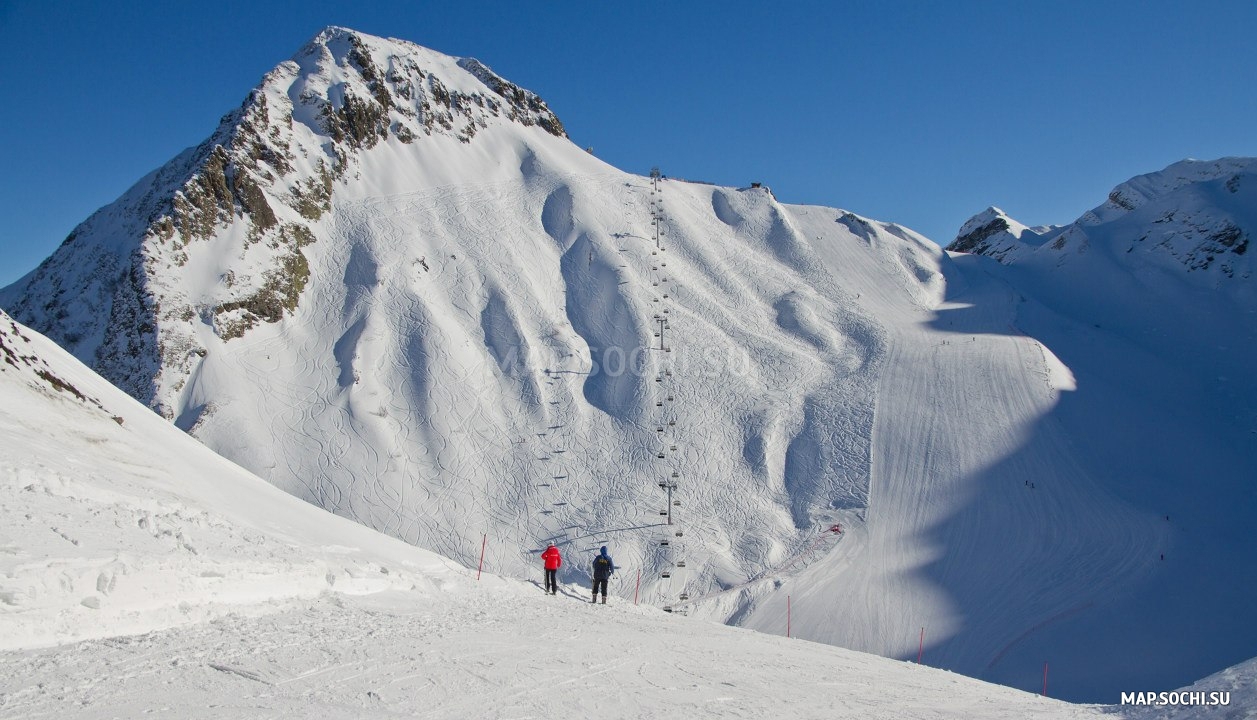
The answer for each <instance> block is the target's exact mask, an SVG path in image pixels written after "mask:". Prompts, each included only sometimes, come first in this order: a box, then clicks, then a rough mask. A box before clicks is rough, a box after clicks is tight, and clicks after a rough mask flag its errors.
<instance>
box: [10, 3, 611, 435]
mask: <svg viewBox="0 0 1257 720" xmlns="http://www.w3.org/2000/svg"><path fill="white" fill-rule="evenodd" d="M489 136H492V137H489ZM566 138H567V136H566V134H565V132H564V129H563V125H562V123H561V122H560V121H559V119H558V118H557V117H556V116H555V115H554V113H552V112H551V111H550V110H549V108H548V107H547V106H546V104H545V102H544V101H543V100H542V99H541V98H540V97H538V96H537V95H536V94H535V93H532V92H530V91H528V90H524V89H523V88H520V87H519V86H517V85H515V84H513V83H510V82H509V81H507V80H505V79H503V78H502V77H500V76H499V75H497V74H495V73H494V72H493V71H492V70H490V69H489V68H488V67H486V66H485V65H484V64H482V63H480V62H479V61H477V60H474V59H459V58H454V57H450V56H447V55H443V54H441V53H438V52H435V51H432V50H428V49H426V48H423V47H420V46H418V45H415V44H414V43H410V42H406V41H402V40H392V39H383V38H378V37H374V36H371V35H366V34H363V33H359V32H355V31H352V30H348V29H345V28H341V27H329V28H327V29H325V30H323V31H322V32H320V33H319V34H318V35H317V36H316V37H315V38H314V39H313V40H311V41H310V42H309V43H307V44H306V45H305V46H304V47H303V48H302V49H301V50H300V51H298V52H297V53H296V55H294V56H293V58H292V59H291V60H289V61H285V62H283V63H281V64H280V65H279V66H277V67H276V68H274V69H273V70H271V71H270V72H268V73H267V74H266V75H265V77H264V78H263V80H262V82H261V84H260V85H259V86H258V87H257V88H255V89H254V90H253V91H251V92H250V93H249V94H248V96H247V97H246V99H245V101H244V103H243V104H242V105H241V106H240V107H239V108H237V109H235V110H233V111H232V112H230V113H228V114H227V115H225V116H224V117H223V118H222V120H221V121H220V123H219V126H218V128H217V129H216V130H215V132H214V133H213V134H212V135H211V137H210V138H208V139H207V140H206V141H205V142H203V143H201V144H200V145H198V146H196V147H194V148H190V149H188V150H186V151H184V152H183V153H181V154H180V155H179V156H177V157H176V158H174V159H173V160H171V161H170V162H169V163H167V164H166V165H165V166H164V167H162V168H160V169H159V170H157V171H155V172H154V173H152V174H150V175H149V176H147V177H145V178H143V179H142V180H140V182H138V183H137V184H136V185H135V186H134V187H133V188H131V190H129V191H128V192H127V193H126V194H125V195H123V197H121V198H119V200H118V201H116V202H115V203H113V204H112V205H110V206H108V207H105V208H103V209H101V210H100V211H98V212H97V213H95V214H94V215H93V216H92V217H90V218H89V219H88V220H87V221H85V222H84V223H82V224H81V225H80V226H79V227H77V228H75V230H74V231H73V232H72V233H71V234H70V236H69V237H68V238H67V239H66V241H65V243H64V244H63V245H62V247H61V248H59V249H58V251H57V252H56V253H55V254H54V255H53V256H52V257H50V258H49V259H48V260H46V261H45V262H44V263H43V264H41V266H40V267H39V268H37V269H36V270H35V271H34V272H32V273H31V274H30V275H28V276H27V277H25V278H23V279H22V280H20V281H19V282H18V283H17V284H15V285H14V286H12V287H11V288H8V289H6V290H5V292H3V293H0V301H3V302H4V304H5V306H6V307H7V308H9V309H10V310H11V311H13V312H14V314H15V316H17V317H19V318H22V319H24V320H25V321H26V322H28V323H31V324H33V325H34V326H35V327H37V328H39V329H40V330H42V331H43V332H45V333H47V334H48V335H49V336H50V337H52V338H53V339H54V340H55V341H56V342H58V343H60V344H62V345H63V346H65V347H67V348H68V349H70V350H71V351H72V352H74V353H76V354H77V355H78V356H79V357H82V358H84V359H89V360H92V359H94V362H95V364H96V366H97V367H98V368H99V369H100V370H101V372H102V373H103V374H105V375H106V376H107V377H108V378H109V379H110V380H111V381H113V382H115V383H116V384H118V385H119V386H120V387H122V388H124V389H125V390H126V391H127V392H129V393H131V394H132V395H133V396H135V397H137V398H140V399H141V400H143V401H145V402H148V403H150V404H151V405H153V406H154V407H155V408H157V409H158V410H159V411H161V412H162V413H163V414H165V415H167V416H168V417H173V413H174V409H173V406H172V404H171V396H172V395H174V394H177V393H178V392H180V391H181V389H182V388H183V386H184V384H185V383H186V381H187V379H188V377H189V375H190V373H191V372H192V370H193V368H194V367H195V366H196V365H197V363H198V362H199V360H200V358H202V357H204V356H205V354H206V352H207V342H213V341H215V340H216V339H223V340H229V339H233V338H238V337H242V336H243V335H245V334H246V333H248V332H249V330H251V329H252V328H254V327H257V326H258V325H260V324H268V323H275V322H278V321H279V320H280V319H282V318H284V317H286V316H289V315H291V314H292V312H294V311H295V309H296V308H297V306H298V304H299V303H300V299H301V296H302V294H303V292H304V291H305V287H306V284H307V283H308V282H309V279H310V268H309V263H308V257H307V253H308V252H309V251H308V250H307V248H308V246H309V245H311V244H312V243H314V242H316V240H318V239H319V238H320V237H322V236H325V235H326V232H327V227H326V221H327V214H328V213H329V211H330V210H331V209H332V206H333V195H334V194H339V195H340V196H342V197H347V198H354V197H363V196H372V195H380V194H385V195H387V194H393V193H397V192H405V191H413V190H415V189H417V188H420V187H433V186H443V185H448V184H452V183H458V182H460V181H462V180H463V179H464V178H465V177H468V176H479V177H480V178H482V179H484V180H488V179H490V176H491V175H492V174H494V173H497V174H505V175H507V176H512V175H513V176H518V174H519V173H520V172H521V168H522V167H524V165H525V163H531V165H529V167H535V166H537V165H538V164H544V160H538V158H543V159H544V158H545V157H546V156H547V155H548V154H549V153H550V152H559V153H561V154H567V155H573V156H576V158H577V159H576V163H577V164H581V163H590V164H593V165H594V166H597V167H602V166H601V164H600V163H598V162H597V161H596V160H594V159H593V158H591V157H588V156H586V154H585V153H583V152H574V150H575V148H574V146H570V143H569V142H568V141H567V139H566ZM539 145H545V146H547V147H548V148H550V151H546V150H538V149H537V147H538V146H539ZM569 146H570V147H569ZM581 156H585V157H581ZM41 316H42V318H43V319H41ZM137 329H138V332H137ZM207 331H208V335H209V336H212V338H211V337H207V336H206V335H207Z"/></svg>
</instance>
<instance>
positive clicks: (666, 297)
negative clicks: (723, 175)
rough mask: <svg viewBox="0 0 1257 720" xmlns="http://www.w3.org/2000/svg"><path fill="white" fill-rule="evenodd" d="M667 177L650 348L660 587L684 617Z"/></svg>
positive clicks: (656, 185) (656, 205)
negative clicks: (659, 496) (658, 494)
mask: <svg viewBox="0 0 1257 720" xmlns="http://www.w3.org/2000/svg"><path fill="white" fill-rule="evenodd" d="M662 179H663V175H662V173H660V172H659V169H658V168H654V169H652V170H651V171H650V224H651V228H652V231H653V234H654V237H653V238H652V240H653V247H652V248H651V250H650V284H651V286H650V291H651V306H652V308H653V309H654V311H653V318H652V320H653V321H654V338H653V340H654V342H652V343H651V351H652V354H654V355H656V357H657V358H658V362H656V363H655V364H654V365H655V370H656V373H655V377H654V382H653V383H652V385H653V386H654V398H655V417H656V418H657V420H656V423H655V436H656V437H655V445H656V451H655V459H656V460H657V461H658V462H657V464H658V466H659V468H660V471H659V478H660V479H659V489H660V490H661V491H662V493H663V498H662V499H663V503H664V504H663V508H662V509H661V510H659V515H660V517H661V518H663V519H664V520H665V521H664V522H662V523H660V524H659V525H658V526H659V527H660V528H661V532H660V533H659V535H658V537H657V539H656V542H657V548H658V558H659V561H660V562H659V565H661V566H662V569H661V570H660V579H661V580H662V581H663V582H662V584H661V588H662V589H663V594H664V605H663V609H664V610H665V611H666V612H679V611H680V610H679V608H678V607H677V606H676V605H675V602H676V601H680V602H685V601H686V600H689V594H688V593H687V592H686V589H685V572H684V568H685V556H684V552H683V550H684V547H683V542H684V538H685V531H684V529H683V528H682V526H681V522H680V517H679V515H680V513H679V510H680V508H681V498H680V497H679V494H680V493H679V490H680V483H681V467H680V459H681V455H680V453H679V450H678V444H677V430H678V428H677V413H676V401H677V398H676V395H677V393H676V388H677V377H676V374H675V373H674V372H673V368H674V367H675V364H674V362H673V358H674V357H675V354H674V353H673V350H674V348H673V346H672V339H673V338H675V337H676V336H675V334H674V333H673V332H672V296H673V295H674V294H675V288H674V285H673V283H672V280H671V278H670V276H669V272H668V261H667V255H665V253H666V252H667V249H668V248H667V245H666V243H665V242H664V237H665V232H664V223H665V219H666V217H667V216H666V215H665V213H664V207H663V184H662V182H661V181H662Z"/></svg>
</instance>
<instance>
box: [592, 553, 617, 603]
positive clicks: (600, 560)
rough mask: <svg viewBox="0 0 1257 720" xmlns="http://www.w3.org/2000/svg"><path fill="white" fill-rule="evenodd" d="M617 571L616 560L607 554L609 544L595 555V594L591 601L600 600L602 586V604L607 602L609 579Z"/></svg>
mask: <svg viewBox="0 0 1257 720" xmlns="http://www.w3.org/2000/svg"><path fill="white" fill-rule="evenodd" d="M613 573H615V562H614V561H613V560H612V559H611V556H610V555H608V554H607V546H606V545H603V546H602V551H601V552H599V553H598V554H597V555H595V556H594V595H593V598H592V599H590V602H598V588H599V587H601V588H602V604H603V605H606V604H607V580H608V579H610V577H611V575H612V574H613Z"/></svg>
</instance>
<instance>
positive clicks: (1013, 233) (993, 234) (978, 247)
mask: <svg viewBox="0 0 1257 720" xmlns="http://www.w3.org/2000/svg"><path fill="white" fill-rule="evenodd" d="M1038 239H1039V236H1038V233H1036V232H1034V231H1033V230H1031V229H1030V228H1028V227H1026V226H1025V225H1023V224H1021V223H1019V222H1017V221H1016V220H1014V219H1012V218H1011V217H1009V216H1008V214H1007V213H1005V212H1004V211H1003V210H1001V209H999V208H997V207H994V206H991V207H988V208H987V209H986V210H983V211H982V212H980V213H978V214H977V215H974V216H973V217H971V218H969V220H968V221H966V222H965V224H964V225H963V226H962V227H961V228H960V232H959V233H957V234H956V239H955V241H953V242H952V244H951V245H950V246H949V247H948V249H949V250H954V251H956V252H967V253H974V254H980V255H991V256H993V257H1003V256H1004V255H1005V254H1007V253H1008V252H1009V251H1011V250H1012V249H1014V248H1016V247H1017V246H1018V245H1019V244H1020V243H1023V242H1029V243H1030V244H1038V243H1037V242H1035V241H1036V240H1038Z"/></svg>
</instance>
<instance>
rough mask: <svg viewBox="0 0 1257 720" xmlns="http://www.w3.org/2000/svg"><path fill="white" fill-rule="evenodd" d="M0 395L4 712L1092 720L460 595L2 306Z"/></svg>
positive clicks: (975, 688) (598, 614) (920, 675)
mask: <svg viewBox="0 0 1257 720" xmlns="http://www.w3.org/2000/svg"><path fill="white" fill-rule="evenodd" d="M0 400H2V402H0V425H3V428H4V432H3V433H2V434H0V528H2V532H3V533H4V535H3V536H2V537H0V600H2V602H0V639H2V641H3V647H2V648H0V717H4V718H18V717H21V718H33V717H49V716H56V717H67V716H72V717H76V718H109V717H119V716H126V717H135V716H139V715H142V714H150V713H156V714H157V715H160V716H165V717H184V718H202V717H205V718H208V717H271V718H274V717H312V716H315V715H317V716H319V717H335V718H340V717H346V718H347V717H459V718H480V717H484V718H492V717H504V716H534V715H547V716H551V715H553V714H554V713H556V712H564V711H580V712H582V713H585V714H596V715H597V716H599V717H610V718H618V717H624V718H629V717H659V716H663V715H665V714H667V715H671V714H676V713H681V714H684V715H685V716H686V717H699V718H703V717H729V716H730V715H731V714H732V715H742V716H763V715H765V714H767V713H770V712H779V713H780V712H784V713H786V714H787V715H789V716H791V717H817V718H819V717H828V718H834V717H837V718H846V717H861V718H866V717H886V718H889V717H897V718H918V717H919V718H926V717H938V716H940V715H949V716H955V715H958V714H964V715H966V716H971V717H975V718H1000V717H1008V716H1009V715H1016V716H1018V717H1034V718H1083V717H1100V716H1101V715H1100V713H1098V712H1097V711H1096V710H1094V709H1091V708H1085V707H1081V706H1070V705H1067V704H1065V703H1061V702H1059V701H1054V700H1048V699H1043V698H1039V697H1035V696H1033V695H1030V694H1027V693H1021V692H1017V691H1014V690H1010V689H1007V688H1001V687H998V686H994V685H988V684H985V683H981V682H978V681H974V680H970V679H968V678H963V677H958V676H955V675H952V674H949V673H945V672H941V671H938V670H933V669H930V668H926V667H919V666H915V665H910V664H905V663H899V662H895V661H891V660H886V659H883V658H878V657H875V656H871V655H862V654H859V653H854V652H851V651H847V650H841V649H837V648H832V647H827V646H824V645H817V644H813V643H806V642H800V641H797V640H788V639H785V638H780V637H773V636H769V635H760V634H756V633H749V632H746V631H739V630H735V629H731V628H725V627H722V626H719V625H715V624H711V623H703V622H699V621H695V620H692V619H685V618H680V617H678V616H675V615H667V614H665V613H663V612H661V611H659V610H657V609H654V608H649V607H645V606H642V607H634V606H632V605H631V604H628V603H626V602H624V601H620V600H616V601H613V604H612V605H610V606H601V605H600V606H597V607H590V606H589V605H588V604H587V603H586V602H585V599H584V598H585V594H584V589H583V588H580V587H570V586H565V587H564V588H563V592H562V593H561V594H560V595H559V596H557V597H547V596H543V595H541V594H540V593H539V592H537V590H536V588H535V586H532V585H528V584H524V583H519V582H515V581H509V580H502V579H499V578H496V577H493V576H490V575H485V576H484V577H483V578H482V579H480V581H479V582H477V581H476V580H475V575H474V573H472V572H470V571H468V570H465V569H463V568H460V567H457V566H455V565H453V564H452V563H450V562H448V561H445V560H443V559H441V558H438V557H435V556H433V555H431V554H429V553H427V552H425V551H423V550H419V549H417V548H411V547H407V546H405V545H403V544H402V543H400V542H398V541H396V540H394V539H391V538H388V537H385V536H383V535H379V534H376V533H374V532H372V531H370V530H367V529H366V528H363V527H361V526H359V525H356V524H354V523H351V522H348V521H346V520H343V519H341V518H337V517H335V516H333V515H330V514H328V513H325V512H323V511H322V510H318V509H316V508H313V507H311V506H309V505H308V504H305V503H302V502H300V501H298V500H296V499H295V498H292V497H290V496H287V495H285V494H283V493H280V492H278V491H277V490H275V489H274V488H272V487H271V486H269V485H267V484H266V483H264V482H263V481H262V480H261V479H259V478H256V477H252V476H250V475H249V474H248V473H246V472H244V471H243V470H241V469H240V468H238V467H236V466H234V465H232V464H231V463H229V462H227V461H225V460H223V459H221V458H220V457H217V456H216V455H214V454H213V453H211V452H209V451H208V450H206V449H205V448H203V447H201V446H199V445H198V444H197V443H196V442H195V441H193V440H192V439H190V438H188V437H186V436H185V435H183V434H181V433H179V432H178V431H177V430H176V429H174V428H172V427H170V426H169V425H168V424H166V423H164V422H163V421H161V420H160V419H158V418H157V417H156V416H154V415H152V414H150V413H149V412H148V411H147V410H146V409H144V408H143V407H142V406H140V405H138V404H137V403H135V402H134V401H133V400H131V399H130V398H127V397H125V396H123V395H122V394H121V393H120V392H119V391H118V390H116V389H115V388H113V387H111V386H109V385H108V384H107V383H105V382H104V381H103V380H101V379H100V378H98V377H96V376H94V374H93V373H92V372H91V371H90V370H88V369H87V368H85V367H83V366H82V365H80V364H78V363H77V362H76V361H74V360H73V359H72V358H70V357H69V356H68V355H66V354H65V353H64V352H63V351H61V350H60V349H59V348H57V347H55V346H54V345H52V343H50V342H48V341H47V340H46V339H44V338H42V337H40V336H38V335H36V334H34V333H32V332H31V331H29V330H27V329H25V328H23V327H21V326H19V325H17V324H16V323H14V322H13V321H12V320H10V318H9V317H8V316H7V315H3V314H2V313H0ZM569 560H570V558H569ZM625 569H628V568H625ZM622 574H623V571H622ZM620 582H621V583H622V582H623V580H622V579H621V580H620ZM749 658H758V659H759V660H760V661H759V662H749V663H748V662H747V659H749Z"/></svg>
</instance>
